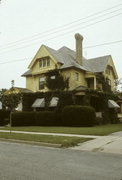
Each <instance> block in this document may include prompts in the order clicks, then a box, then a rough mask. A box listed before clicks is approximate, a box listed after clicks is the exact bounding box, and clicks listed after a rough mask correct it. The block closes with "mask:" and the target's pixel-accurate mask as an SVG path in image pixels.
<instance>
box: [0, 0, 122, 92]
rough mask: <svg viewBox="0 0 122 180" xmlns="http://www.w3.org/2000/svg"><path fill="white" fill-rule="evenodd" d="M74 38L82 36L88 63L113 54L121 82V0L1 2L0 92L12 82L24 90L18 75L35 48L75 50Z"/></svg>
mask: <svg viewBox="0 0 122 180" xmlns="http://www.w3.org/2000/svg"><path fill="white" fill-rule="evenodd" d="M75 33H80V34H82V35H83V37H84V41H83V46H84V50H83V53H84V56H85V57H86V58H93V57H98V56H104V55H109V54H111V55H112V58H113V60H114V64H115V66H116V69H117V72H118V75H119V78H121V77H122V0H2V2H1V4H0V89H1V88H10V87H11V80H15V86H17V87H25V78H23V77H21V75H22V74H23V73H24V72H25V71H27V68H28V65H29V63H30V62H31V60H32V58H33V56H34V55H35V53H36V52H37V50H38V49H39V47H40V46H41V45H42V44H45V45H47V46H49V47H51V48H54V49H58V48H60V47H62V46H67V47H69V48H71V49H75V39H74V34H75ZM111 42H112V43H111ZM113 42H114V43H113ZM105 43H110V44H109V45H104V46H103V45H101V46H97V47H91V48H86V47H88V46H94V45H100V44H105Z"/></svg>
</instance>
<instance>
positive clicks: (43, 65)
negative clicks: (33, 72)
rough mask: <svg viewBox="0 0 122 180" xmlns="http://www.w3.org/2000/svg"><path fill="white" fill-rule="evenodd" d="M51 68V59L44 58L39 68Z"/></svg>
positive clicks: (40, 61)
mask: <svg viewBox="0 0 122 180" xmlns="http://www.w3.org/2000/svg"><path fill="white" fill-rule="evenodd" d="M48 66H50V58H49V57H44V58H41V59H40V60H39V67H48Z"/></svg>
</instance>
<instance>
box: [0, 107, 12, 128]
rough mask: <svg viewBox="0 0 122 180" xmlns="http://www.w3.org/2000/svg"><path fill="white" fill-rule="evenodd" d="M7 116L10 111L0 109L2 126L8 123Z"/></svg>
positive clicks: (0, 123)
mask: <svg viewBox="0 0 122 180" xmlns="http://www.w3.org/2000/svg"><path fill="white" fill-rule="evenodd" d="M9 116H10V111H9V110H4V109H1V110H0V126H4V125H6V124H8V123H9Z"/></svg>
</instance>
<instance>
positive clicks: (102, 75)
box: [22, 34, 118, 92]
mask: <svg viewBox="0 0 122 180" xmlns="http://www.w3.org/2000/svg"><path fill="white" fill-rule="evenodd" d="M75 40H76V51H73V50H71V49H69V48H68V47H65V46H64V47H62V48H60V49H58V50H54V49H52V48H50V47H47V46H45V45H42V46H41V47H40V48H39V50H38V52H37V53H36V55H35V56H34V58H33V59H32V61H31V63H30V65H29V67H28V69H29V70H28V71H27V72H25V73H24V74H23V75H22V76H23V77H25V78H26V88H27V89H29V90H31V91H33V92H38V91H40V92H45V91H49V89H48V88H47V87H46V86H45V74H46V72H48V71H50V70H55V69H57V70H59V71H60V73H61V74H62V75H63V77H65V78H69V90H74V89H81V90H82V89H85V88H89V89H94V90H99V91H104V90H105V88H104V84H105V83H106V84H107V85H108V86H109V89H110V90H111V91H113V92H114V91H115V83H114V82H115V80H116V79H117V78H118V75H117V72H116V68H115V66H114V63H113V60H112V57H111V55H107V56H102V57H96V58H93V59H86V58H84V57H83V47H82V42H83V37H82V36H81V35H80V34H75ZM103 82H104V83H103Z"/></svg>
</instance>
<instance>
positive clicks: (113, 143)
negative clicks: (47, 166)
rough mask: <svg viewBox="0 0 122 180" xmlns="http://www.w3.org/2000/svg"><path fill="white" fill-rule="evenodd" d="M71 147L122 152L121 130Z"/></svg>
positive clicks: (84, 149) (83, 149)
mask: <svg viewBox="0 0 122 180" xmlns="http://www.w3.org/2000/svg"><path fill="white" fill-rule="evenodd" d="M72 149H77V150H82V151H93V152H96V151H99V152H107V153H115V154H122V131H121V132H117V133H113V134H111V135H108V136H99V137H97V138H96V139H94V140H91V141H87V142H84V143H83V144H79V146H75V147H72Z"/></svg>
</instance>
